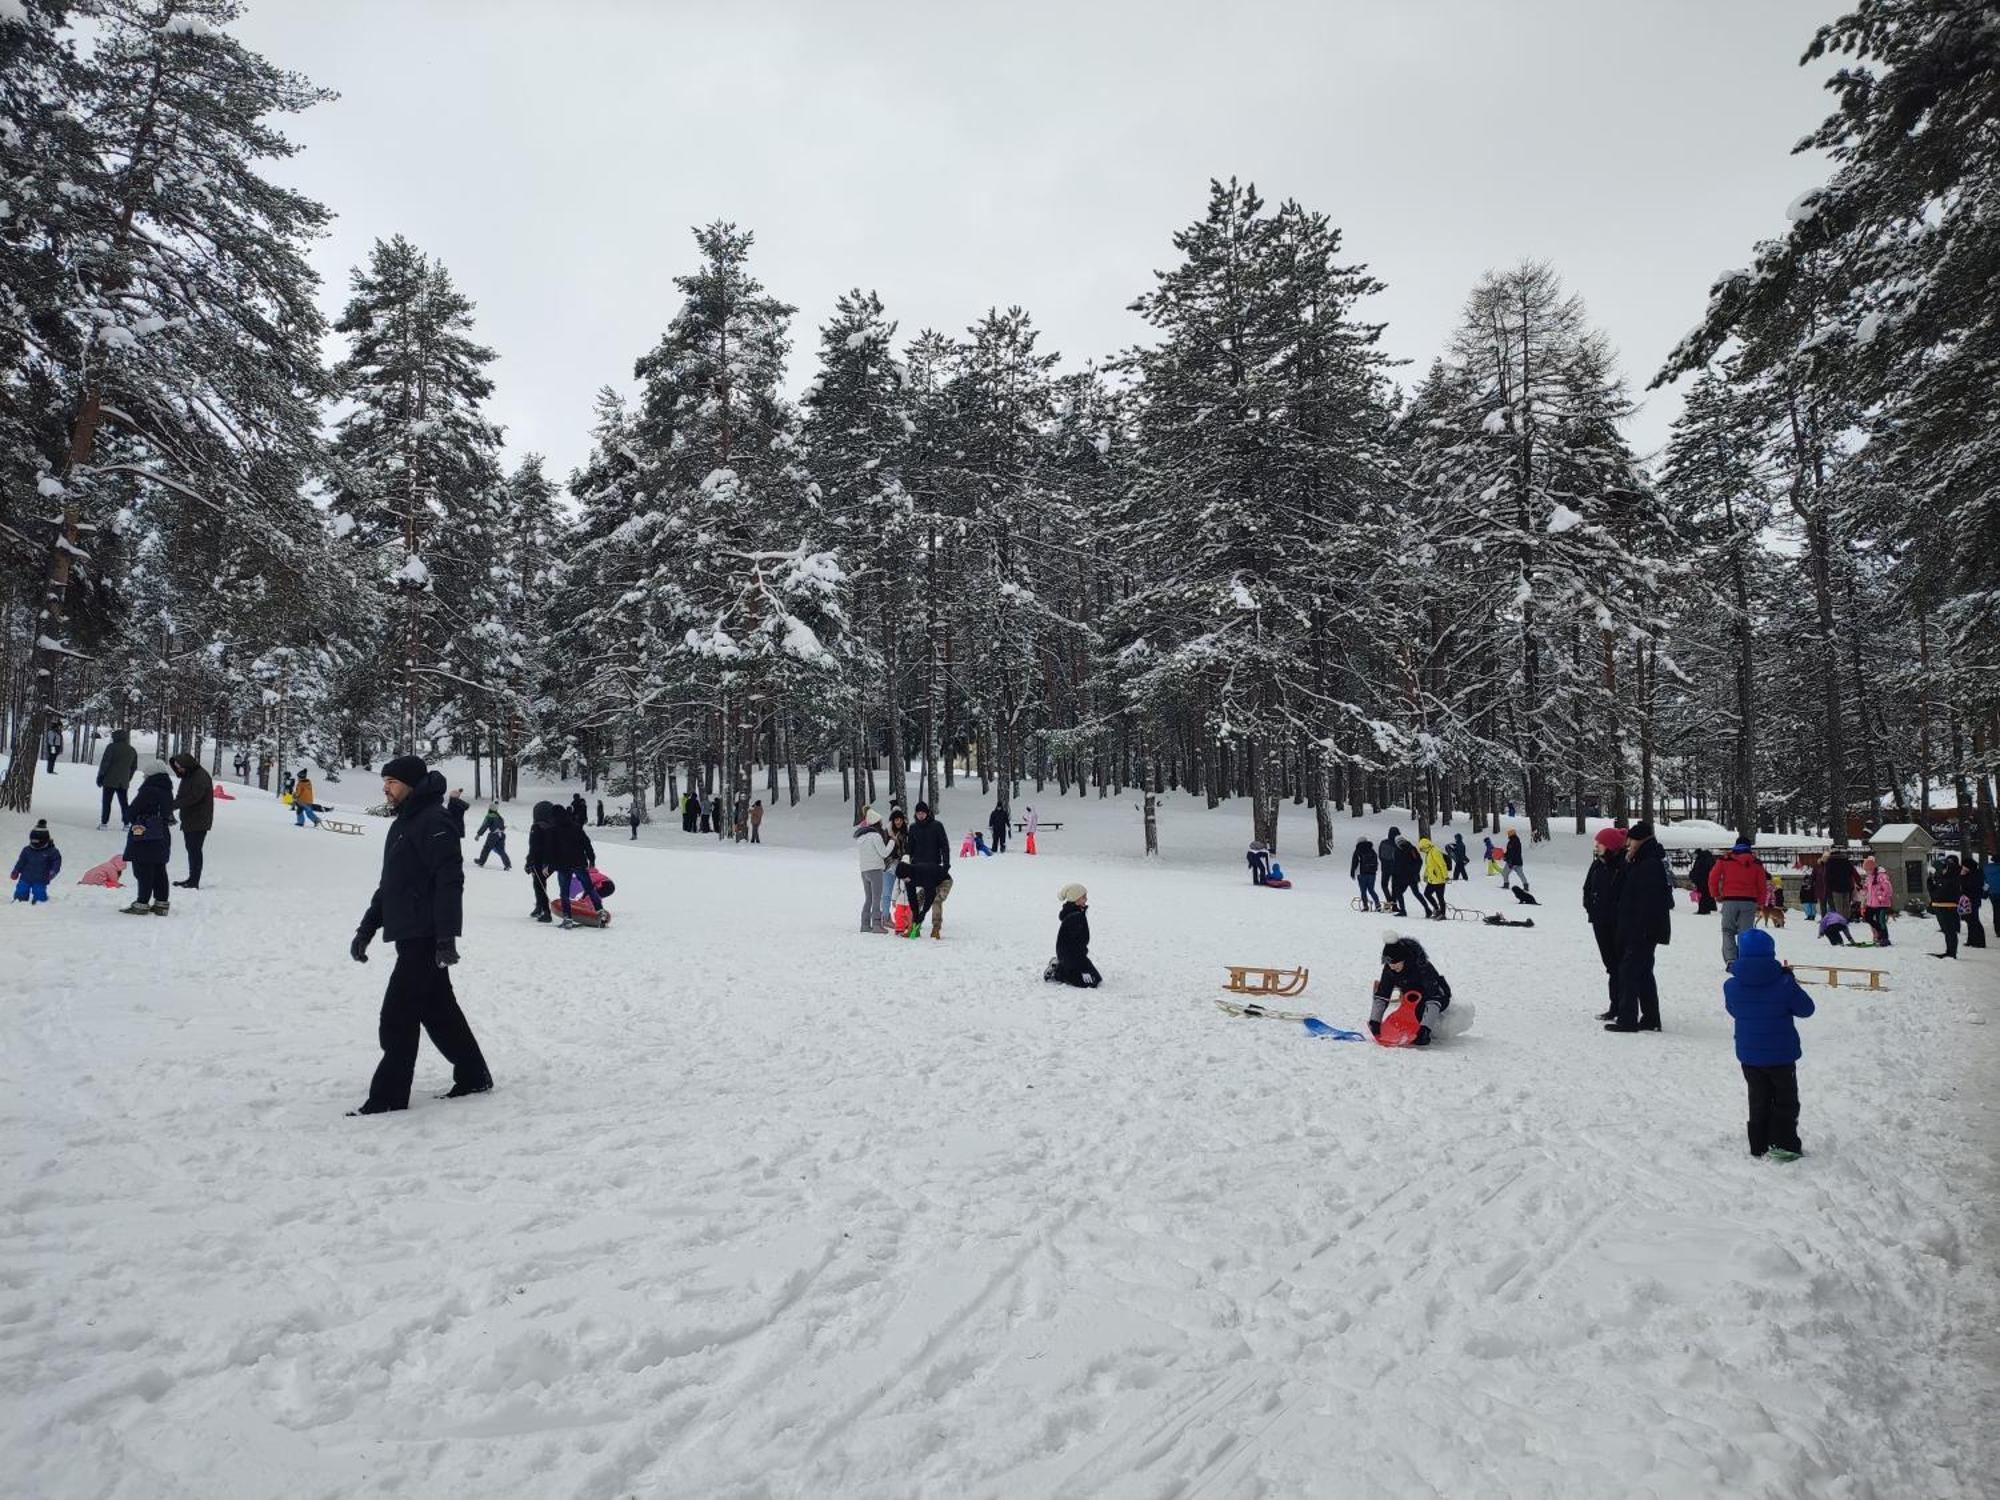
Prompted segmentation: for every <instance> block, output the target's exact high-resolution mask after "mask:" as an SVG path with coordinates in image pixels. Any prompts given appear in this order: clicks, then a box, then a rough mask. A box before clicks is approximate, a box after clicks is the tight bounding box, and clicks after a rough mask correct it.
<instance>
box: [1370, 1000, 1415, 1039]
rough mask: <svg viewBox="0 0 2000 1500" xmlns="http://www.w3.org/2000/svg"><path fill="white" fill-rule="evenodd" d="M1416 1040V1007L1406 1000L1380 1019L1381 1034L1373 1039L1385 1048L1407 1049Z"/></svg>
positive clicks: (1412, 1001) (1412, 1002)
mask: <svg viewBox="0 0 2000 1500" xmlns="http://www.w3.org/2000/svg"><path fill="white" fill-rule="evenodd" d="M1416 1039H1417V1005H1416V1002H1415V1001H1414V1000H1406V1001H1404V1002H1403V1003H1402V1004H1401V1005H1398V1006H1397V1007H1396V1008H1395V1009H1394V1010H1392V1011H1390V1012H1389V1014H1388V1015H1386V1016H1384V1017H1383V1018H1382V1034H1381V1035H1380V1036H1378V1037H1376V1038H1375V1040H1376V1041H1378V1042H1380V1043H1381V1044H1382V1045H1383V1046H1385V1047H1407V1046H1409V1045H1410V1044H1411V1043H1412V1042H1414V1041H1415V1040H1416Z"/></svg>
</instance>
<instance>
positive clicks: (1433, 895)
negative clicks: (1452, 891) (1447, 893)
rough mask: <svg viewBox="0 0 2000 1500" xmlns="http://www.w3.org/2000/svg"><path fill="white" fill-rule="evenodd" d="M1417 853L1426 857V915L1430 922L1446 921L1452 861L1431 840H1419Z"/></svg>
mask: <svg viewBox="0 0 2000 1500" xmlns="http://www.w3.org/2000/svg"><path fill="white" fill-rule="evenodd" d="M1417 853H1419V854H1421V855H1422V856H1423V857H1424V889H1423V903H1424V915H1425V917H1427V918H1428V919H1429V920H1430V921H1433V922H1442V921H1444V920H1445V909H1444V888H1445V884H1446V882H1448V881H1449V880H1450V879H1451V861H1450V860H1448V859H1446V858H1445V854H1444V850H1442V849H1440V848H1438V846H1437V845H1436V844H1434V843H1432V842H1431V841H1430V840H1429V839H1418V840H1417Z"/></svg>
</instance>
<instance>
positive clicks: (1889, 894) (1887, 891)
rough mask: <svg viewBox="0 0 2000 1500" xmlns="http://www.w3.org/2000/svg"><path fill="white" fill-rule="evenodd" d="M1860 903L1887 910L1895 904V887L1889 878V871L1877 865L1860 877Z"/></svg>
mask: <svg viewBox="0 0 2000 1500" xmlns="http://www.w3.org/2000/svg"><path fill="white" fill-rule="evenodd" d="M1861 904H1862V906H1864V907H1879V908H1881V909H1882V910H1883V911H1887V910H1889V909H1890V908H1891V907H1892V906H1894V905H1895V904H1896V887H1895V885H1894V884H1893V883H1891V881H1890V879H1889V872H1888V871H1887V870H1885V869H1883V868H1882V866H1880V865H1877V866H1876V867H1875V868H1874V869H1872V870H1869V871H1867V872H1866V873H1864V874H1863V875H1862V877H1861Z"/></svg>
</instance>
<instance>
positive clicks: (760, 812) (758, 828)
mask: <svg viewBox="0 0 2000 1500" xmlns="http://www.w3.org/2000/svg"><path fill="white" fill-rule="evenodd" d="M750 842H751V843H753V844H761V843H763V842H764V799H763V798H762V797H759V798H757V799H756V800H755V801H754V802H752V803H751V804H750Z"/></svg>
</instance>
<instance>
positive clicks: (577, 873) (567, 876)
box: [556, 870, 604, 922]
mask: <svg viewBox="0 0 2000 1500" xmlns="http://www.w3.org/2000/svg"><path fill="white" fill-rule="evenodd" d="M572 880H574V881H575V882H576V883H577V886H578V888H579V889H581V890H582V891H583V893H584V895H585V896H588V897H589V899H590V904H591V905H592V906H595V907H596V908H597V909H598V911H599V912H600V913H601V912H603V910H604V902H603V900H602V899H601V898H600V897H599V896H598V894H597V888H596V887H595V886H593V885H592V884H591V883H590V871H588V870H558V871H556V896H557V905H559V906H561V907H562V914H563V920H564V921H565V922H567V921H568V920H569V919H570V904H569V903H570V895H569V883H570V881H572ZM579 899H581V898H579Z"/></svg>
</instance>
